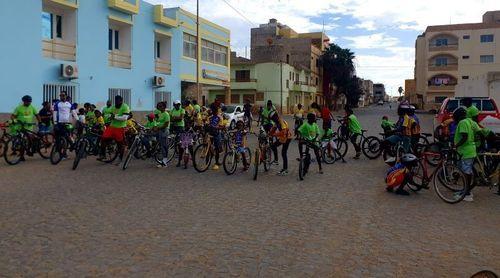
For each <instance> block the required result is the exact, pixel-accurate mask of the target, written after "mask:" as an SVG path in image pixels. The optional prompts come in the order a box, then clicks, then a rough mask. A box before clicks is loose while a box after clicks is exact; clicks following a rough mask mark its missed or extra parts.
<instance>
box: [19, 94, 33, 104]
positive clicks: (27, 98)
mask: <svg viewBox="0 0 500 278" xmlns="http://www.w3.org/2000/svg"><path fill="white" fill-rule="evenodd" d="M21 100H22V101H23V102H32V101H33V99H32V98H31V96H29V95H25V96H24V97H23V98H22V99H21Z"/></svg>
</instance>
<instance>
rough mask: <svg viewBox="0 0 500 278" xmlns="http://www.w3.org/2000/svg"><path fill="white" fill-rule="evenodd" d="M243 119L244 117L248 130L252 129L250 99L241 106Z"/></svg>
mask: <svg viewBox="0 0 500 278" xmlns="http://www.w3.org/2000/svg"><path fill="white" fill-rule="evenodd" d="M243 117H245V121H246V122H247V126H248V130H251V129H252V104H251V103H250V99H248V98H247V99H246V100H245V105H243Z"/></svg>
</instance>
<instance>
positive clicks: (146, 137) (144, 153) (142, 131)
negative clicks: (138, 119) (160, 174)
mask: <svg viewBox="0 0 500 278" xmlns="http://www.w3.org/2000/svg"><path fill="white" fill-rule="evenodd" d="M136 125H137V127H138V132H137V133H136V134H135V137H134V140H133V141H132V144H131V146H130V148H129V149H128V151H127V154H126V156H125V160H124V161H123V164H122V169H123V170H126V169H127V168H128V166H129V165H130V162H131V161H132V158H137V159H142V160H145V159H147V158H153V159H154V161H155V162H156V163H157V164H161V163H163V156H162V154H161V149H160V148H161V146H160V142H158V141H157V140H156V136H154V135H153V134H151V130H150V129H147V128H146V127H144V126H143V125H141V124H139V123H136ZM146 142H147V144H149V146H147V145H146Z"/></svg>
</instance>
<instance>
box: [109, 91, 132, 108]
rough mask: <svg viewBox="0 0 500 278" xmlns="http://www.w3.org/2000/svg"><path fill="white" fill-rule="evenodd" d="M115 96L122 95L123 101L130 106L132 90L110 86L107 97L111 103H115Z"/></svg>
mask: <svg viewBox="0 0 500 278" xmlns="http://www.w3.org/2000/svg"><path fill="white" fill-rule="evenodd" d="M115 96H122V97H123V103H125V104H127V105H128V106H129V107H132V105H131V101H132V90H131V89H116V88H110V89H109V90H108V99H109V100H111V103H112V104H113V105H115Z"/></svg>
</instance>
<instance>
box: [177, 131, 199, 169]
mask: <svg viewBox="0 0 500 278" xmlns="http://www.w3.org/2000/svg"><path fill="white" fill-rule="evenodd" d="M179 139H180V142H179V145H180V147H181V149H182V150H183V154H182V161H183V163H184V169H187V166H188V164H189V160H192V159H193V146H194V142H195V140H197V139H196V134H195V132H194V131H193V129H189V130H187V131H185V132H182V133H181V134H180V136H179Z"/></svg>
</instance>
